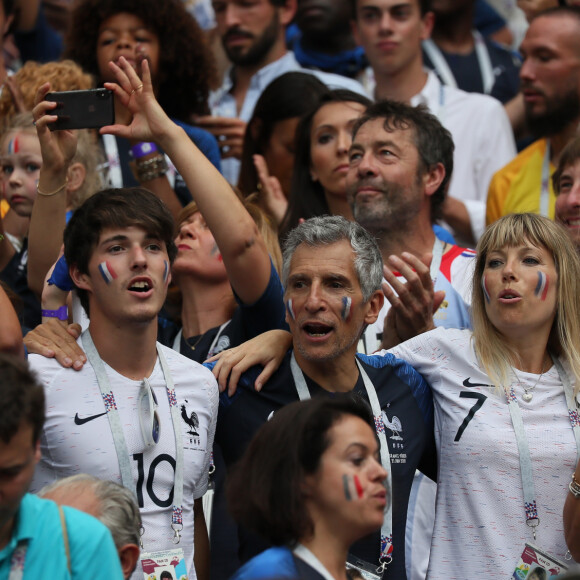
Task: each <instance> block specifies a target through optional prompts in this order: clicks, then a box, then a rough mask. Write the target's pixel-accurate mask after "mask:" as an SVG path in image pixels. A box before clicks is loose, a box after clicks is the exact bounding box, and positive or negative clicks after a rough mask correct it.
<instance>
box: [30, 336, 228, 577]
mask: <svg viewBox="0 0 580 580" xmlns="http://www.w3.org/2000/svg"><path fill="white" fill-rule="evenodd" d="M79 343H80V339H79ZM161 348H162V350H163V353H164V354H165V358H166V359H167V365H168V367H169V369H170V371H171V376H172V378H173V381H174V384H175V393H176V396H177V406H178V409H179V414H180V421H181V431H182V442H183V449H184V490H183V506H182V507H183V531H182V532H181V533H182V538H181V542H180V544H179V545H178V546H175V545H174V544H173V542H172V538H173V530H172V529H171V514H172V499H173V484H174V476H175V456H176V455H175V435H174V431H173V423H172V420H171V413H170V408H169V401H168V398H167V390H166V388H165V380H164V377H163V372H162V370H161V366H160V364H159V360H157V363H156V365H155V368H154V370H153V372H152V374H151V376H150V377H149V380H150V382H151V386H152V387H153V390H154V392H155V395H156V397H157V402H158V405H159V406H158V413H159V417H160V423H161V433H160V440H159V443H158V444H157V445H155V446H153V447H147V446H146V445H145V443H144V441H143V436H142V434H141V427H140V423H139V415H138V410H137V401H138V395H139V391H140V388H141V381H134V380H131V379H128V378H126V377H123V376H122V375H120V374H119V373H117V372H116V371H115V370H113V369H112V368H111V367H109V366H108V365H106V364H105V368H106V370H107V375H108V378H109V382H110V386H111V389H112V391H113V394H114V396H115V402H116V404H117V409H118V411H119V415H120V420H121V425H122V428H123V432H124V435H125V439H126V442H127V446H128V452H129V457H130V458H131V467H132V472H133V480H134V482H135V487H134V491H135V495H136V497H137V500H138V502H139V507H140V509H141V517H142V520H143V526H144V528H145V534H144V536H143V546H144V549H145V550H146V551H155V550H168V549H173V548H175V547H180V548H183V550H184V553H185V561H186V563H187V568H188V572H189V574H190V576H189V578H195V577H196V576H195V569H194V566H193V536H194V530H193V502H194V499H197V498H200V497H202V496H203V494H204V493H205V491H206V488H207V481H208V469H209V461H210V455H211V451H212V446H213V438H214V433H215V424H216V418H217V408H218V388H217V383H216V381H215V379H214V377H213V375H212V373H211V372H210V371H209V370H207V369H206V368H204V367H202V366H201V365H199V364H197V363H195V362H193V361H191V360H189V359H187V358H186V357H184V356H182V355H181V354H179V353H178V352H176V351H173V350H171V349H169V348H167V347H163V346H162V347H161ZM29 363H30V365H31V367H32V368H33V369H34V370H35V371H36V372H37V373H38V376H39V377H40V379H41V380H42V382H43V383H44V385H45V393H46V411H47V418H46V423H45V425H44V429H43V432H42V435H41V450H42V458H41V461H40V463H39V465H38V466H37V469H36V472H35V476H34V480H33V483H32V488H31V491H38V490H39V489H40V488H41V487H43V486H44V485H47V484H49V483H52V482H53V481H55V480H57V479H60V478H63V477H67V476H69V475H74V474H77V473H90V474H91V475H94V476H96V477H99V478H102V479H108V480H112V481H116V482H118V483H121V474H120V470H119V463H118V460H117V453H116V451H115V445H114V441H113V437H112V435H111V428H110V426H109V420H108V418H107V415H106V412H105V405H104V402H103V398H102V396H101V392H100V390H99V385H98V383H97V378H96V375H95V373H94V371H93V369H92V367H91V366H90V364H89V363H86V364H85V366H84V367H83V369H82V370H81V371H79V372H77V371H74V370H71V369H64V368H62V367H61V366H60V365H59V364H58V363H57V362H56V361H55V360H54V359H47V358H44V357H41V356H38V355H31V356H30V357H29ZM132 578H134V579H135V580H136V579H138V578H143V572H142V571H141V570H140V567H139V566H138V569H137V571H136V572H135V573H134V574H133V576H132Z"/></svg>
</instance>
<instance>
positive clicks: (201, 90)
mask: <svg viewBox="0 0 580 580" xmlns="http://www.w3.org/2000/svg"><path fill="white" fill-rule="evenodd" d="M121 12H126V13H128V14H134V15H135V16H138V17H139V18H140V19H141V20H143V22H144V23H145V26H146V27H147V28H149V29H151V30H152V31H153V32H155V34H156V35H157V37H158V38H159V46H160V53H159V73H158V76H157V87H156V93H157V98H158V100H159V103H160V104H161V106H162V107H163V109H164V110H165V112H166V113H167V114H168V115H169V116H171V117H174V118H176V119H179V120H181V121H183V122H190V120H191V119H190V117H191V116H192V115H205V114H208V113H209V107H208V104H207V100H208V95H209V88H210V86H211V84H212V82H213V81H214V80H215V76H216V67H215V62H214V58H213V54H212V52H211V51H210V49H209V46H208V45H207V42H206V40H205V36H204V33H203V31H202V30H201V28H200V27H199V25H198V24H197V22H196V20H195V18H194V17H193V16H192V15H191V14H189V13H188V12H187V10H186V9H185V7H184V4H183V2H182V1H181V0H163V2H159V1H158V0H80V1H79V2H78V3H76V4H75V7H74V9H73V11H72V13H71V18H70V25H69V29H68V33H67V36H66V40H65V46H66V48H65V55H64V56H65V58H71V59H72V60H74V61H76V62H77V63H79V64H80V65H81V66H82V67H83V69H84V70H85V71H87V72H89V73H91V74H93V75H94V76H95V78H97V79H99V77H100V75H99V69H98V65H97V38H98V34H99V29H100V27H101V24H102V23H103V21H105V20H106V19H108V18H110V17H111V16H115V15H116V14H119V13H121Z"/></svg>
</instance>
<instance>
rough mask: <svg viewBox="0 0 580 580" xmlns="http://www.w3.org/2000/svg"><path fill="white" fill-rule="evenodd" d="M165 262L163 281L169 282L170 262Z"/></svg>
mask: <svg viewBox="0 0 580 580" xmlns="http://www.w3.org/2000/svg"><path fill="white" fill-rule="evenodd" d="M163 263H164V264H165V270H163V282H164V283H165V284H167V280H168V279H169V262H168V261H167V260H164V261H163Z"/></svg>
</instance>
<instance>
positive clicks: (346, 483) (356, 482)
mask: <svg viewBox="0 0 580 580" xmlns="http://www.w3.org/2000/svg"><path fill="white" fill-rule="evenodd" d="M342 485H343V488H344V497H346V499H347V501H352V500H354V499H357V498H358V499H361V498H362V496H363V493H364V490H363V487H362V485H361V482H360V479H359V478H358V476H357V475H355V476H352V475H343V476H342Z"/></svg>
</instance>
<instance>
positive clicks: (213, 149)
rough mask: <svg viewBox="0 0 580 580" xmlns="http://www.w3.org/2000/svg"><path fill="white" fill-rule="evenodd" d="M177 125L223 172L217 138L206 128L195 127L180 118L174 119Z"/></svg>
mask: <svg viewBox="0 0 580 580" xmlns="http://www.w3.org/2000/svg"><path fill="white" fill-rule="evenodd" d="M172 120H173V122H174V123H175V124H176V125H179V126H180V127H181V128H182V129H183V130H184V131H185V132H186V133H187V135H188V137H189V138H190V139H191V140H192V141H193V142H194V143H195V144H196V145H197V148H198V149H199V150H200V151H201V152H202V153H203V154H204V155H205V156H206V157H207V158H208V159H209V160H210V161H211V163H212V165H214V166H215V167H216V169H217V170H218V171H219V172H220V173H221V170H222V167H221V156H220V149H219V147H218V143H217V140H216V138H215V137H214V136H213V135H212V134H211V133H210V132H209V131H206V130H205V129H201V128H200V127H193V126H192V125H188V124H187V123H184V122H182V121H179V120H178V119H172Z"/></svg>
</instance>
